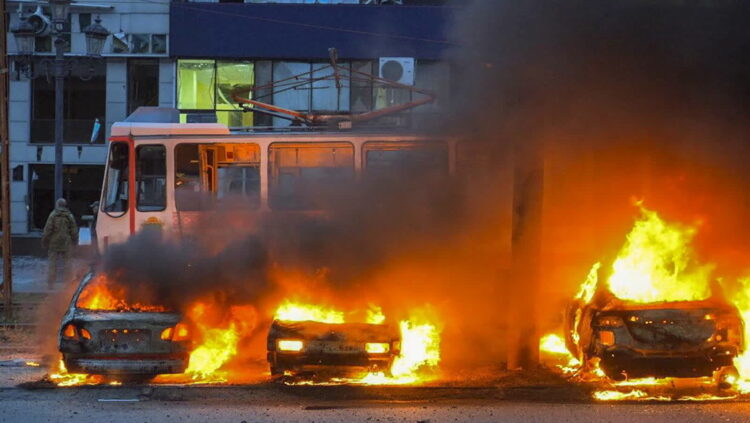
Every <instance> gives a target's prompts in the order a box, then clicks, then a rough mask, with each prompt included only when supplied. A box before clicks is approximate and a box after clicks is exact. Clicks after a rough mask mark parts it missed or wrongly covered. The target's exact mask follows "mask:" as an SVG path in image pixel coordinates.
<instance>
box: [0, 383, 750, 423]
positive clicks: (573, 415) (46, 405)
mask: <svg viewBox="0 0 750 423" xmlns="http://www.w3.org/2000/svg"><path fill="white" fill-rule="evenodd" d="M351 390H352V389H349V388H347V389H343V390H342V389H340V388H330V389H329V391H330V392H334V393H335V392H336V391H338V393H337V394H336V395H334V396H338V397H337V398H333V399H331V398H326V397H327V396H328V395H326V394H325V391H326V389H325V388H315V389H312V390H310V389H306V388H297V387H295V388H279V387H268V386H256V387H239V388H206V387H203V388H196V387H192V388H180V389H177V388H175V389H170V388H162V389H161V390H160V389H158V388H148V387H147V388H129V387H119V388H93V389H92V388H72V389H43V390H25V389H19V388H4V389H0V404H2V406H1V407H2V408H1V409H2V413H0V422H29V423H34V422H45V423H46V422H80V423H84V422H128V423H140V422H209V421H211V422H214V421H216V422H235V423H241V422H247V423H250V422H360V421H361V422H371V423H372V422H378V423H379V422H383V423H386V422H413V423H425V422H430V423H433V422H434V423H437V422H556V423H557V422H575V423H583V422H624V423H633V422H660V423H661V422H667V421H674V422H696V423H697V422H747V421H748V420H750V403H748V402H725V403H615V404H611V403H606V404H604V403H592V402H575V403H567V402H544V401H519V400H507V399H497V398H482V396H485V395H486V394H487V391H485V390H475V392H471V391H472V390H469V391H470V392H468V393H466V392H464V394H462V395H463V396H465V398H460V399H452V398H451V396H452V394H454V393H455V392H448V391H445V390H439V391H442V393H441V394H439V395H435V394H434V393H433V394H429V395H426V396H427V397H431V398H430V399H420V398H419V397H420V396H421V395H420V392H421V393H422V394H424V393H426V392H427V391H429V389H421V390H420V389H416V390H415V389H412V390H409V391H408V392H407V393H406V395H400V394H399V393H398V388H391V393H390V394H387V393H386V391H388V389H386V388H380V389H377V390H375V391H376V394H375V395H374V396H370V397H369V398H363V397H362V395H353V396H351V395H350V396H348V397H347V398H344V397H341V393H342V391H344V392H345V391H351ZM367 390H369V388H368V389H367ZM455 390H456V389H454V391H455ZM354 391H358V390H357V389H354ZM458 391H461V390H458ZM464 391H465V389H464ZM378 392H379V393H378ZM360 394H361V392H360ZM465 394H468V395H465ZM379 395H380V397H378V396H379ZM472 396H474V397H475V398H471V397H472ZM490 396H491V395H490ZM365 397H367V395H365Z"/></svg>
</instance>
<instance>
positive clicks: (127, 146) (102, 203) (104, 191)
mask: <svg viewBox="0 0 750 423" xmlns="http://www.w3.org/2000/svg"><path fill="white" fill-rule="evenodd" d="M120 145H122V146H125V150H126V152H127V156H126V157H125V159H126V160H125V161H126V162H127V167H126V168H125V175H126V176H125V180H126V181H127V187H126V189H125V192H127V194H128V196H127V200H126V203H125V205H124V207H123V210H117V211H112V210H109V209H107V205H108V204H107V196H108V194H109V191H110V186H111V184H110V183H109V175H110V172H111V171H112V166H111V165H110V163H111V161H112V159H111V157H112V150H113V149H114V148H115V146H120ZM130 150H131V148H130V143H128V142H127V141H112V142H111V143H110V146H109V151H107V162H106V164H105V166H106V171H105V172H104V187H103V189H102V196H101V201H100V202H99V209H100V210H101V211H102V212H103V213H104V214H106V215H107V216H109V217H112V218H120V217H123V216H125V215H127V214H128V210H130V201H132V200H131V198H130V182H131V181H130V154H131V151H130ZM118 180H119V181H122V178H121V177H120V178H118ZM118 186H119V184H118Z"/></svg>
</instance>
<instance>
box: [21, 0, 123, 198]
mask: <svg viewBox="0 0 750 423" xmlns="http://www.w3.org/2000/svg"><path fill="white" fill-rule="evenodd" d="M49 7H50V13H51V15H52V36H53V39H54V41H53V43H54V46H55V59H54V60H49V59H44V60H42V61H41V62H40V64H41V65H42V66H41V70H42V71H41V72H40V71H39V69H35V68H34V63H33V61H32V57H33V54H34V39H35V37H36V34H35V32H34V27H33V26H32V25H31V24H30V23H29V22H28V21H27V20H26V18H25V17H23V16H20V21H19V23H18V25H16V26H15V27H14V28H12V29H11V33H13V36H14V37H15V39H16V47H17V49H18V54H19V56H20V58H17V59H16V63H15V64H16V69H19V70H20V71H21V72H23V73H24V74H25V75H26V76H27V77H29V78H36V77H39V76H42V75H44V76H46V77H48V78H49V77H52V78H54V80H55V199H58V198H62V196H63V123H64V112H65V110H64V106H65V103H64V101H63V100H64V99H63V96H64V92H65V91H64V83H65V78H66V77H67V76H68V75H71V74H74V73H75V69H76V64H77V63H78V62H79V61H80V59H78V58H71V59H69V60H66V59H65V46H66V44H67V42H66V41H65V39H64V38H63V33H62V31H63V28H64V25H65V21H67V19H68V15H69V13H70V0H49ZM83 33H84V34H85V35H86V55H87V57H88V58H89V59H94V58H98V57H101V53H102V49H103V48H104V43H105V42H106V41H107V37H108V36H109V31H107V29H106V28H104V27H103V26H102V25H101V19H100V18H99V17H97V18H96V20H95V22H94V23H93V24H91V25H89V26H87V27H86V28H84V30H83ZM50 68H51V71H50ZM93 73H94V66H93V63H89V66H88V67H87V68H86V69H85V70H84V71H83V72H79V74H78V75H77V76H78V77H79V78H81V79H87V78H91V77H92V76H93Z"/></svg>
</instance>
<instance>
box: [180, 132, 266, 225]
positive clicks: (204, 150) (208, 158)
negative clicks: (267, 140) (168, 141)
mask: <svg viewBox="0 0 750 423" xmlns="http://www.w3.org/2000/svg"><path fill="white" fill-rule="evenodd" d="M174 151H175V153H174V154H175V155H174V158H175V206H176V207H177V210H180V211H198V210H207V209H211V208H213V207H215V206H216V203H217V201H218V202H221V201H228V200H230V199H234V200H239V201H240V202H242V203H243V204H244V205H246V206H248V207H250V208H257V207H259V206H260V146H258V145H257V144H252V143H247V144H237V143H231V144H230V143H228V144H221V143H211V144H179V145H177V146H176V147H175V150H174ZM233 206H235V207H236V206H240V204H238V203H234V204H233Z"/></svg>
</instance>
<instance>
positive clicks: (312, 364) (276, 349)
mask: <svg viewBox="0 0 750 423" xmlns="http://www.w3.org/2000/svg"><path fill="white" fill-rule="evenodd" d="M399 352H400V335H399V331H398V330H397V329H396V328H395V327H393V326H390V325H385V324H369V323H321V322H313V321H302V322H290V321H281V320H274V322H273V323H272V324H271V329H270V331H269V333H268V362H269V363H270V366H271V375H272V376H273V377H280V376H297V377H313V378H321V379H325V378H328V377H335V376H354V375H357V374H360V375H361V374H363V373H366V372H369V371H374V372H383V373H386V374H388V373H389V372H390V368H391V364H392V363H393V360H394V358H395V357H396V356H397V355H398V354H399Z"/></svg>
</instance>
